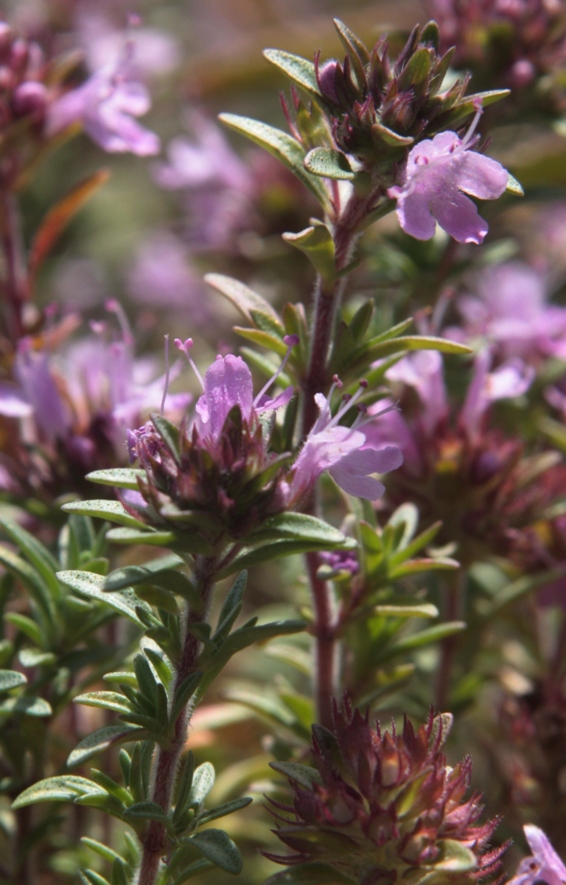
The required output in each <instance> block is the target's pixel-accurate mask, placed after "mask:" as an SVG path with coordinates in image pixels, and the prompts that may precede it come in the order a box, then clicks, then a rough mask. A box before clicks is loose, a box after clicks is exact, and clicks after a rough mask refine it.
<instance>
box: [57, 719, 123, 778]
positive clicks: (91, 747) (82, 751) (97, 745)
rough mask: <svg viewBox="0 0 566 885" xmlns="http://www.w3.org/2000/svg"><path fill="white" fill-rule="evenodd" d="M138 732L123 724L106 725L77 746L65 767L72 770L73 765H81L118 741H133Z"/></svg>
mask: <svg viewBox="0 0 566 885" xmlns="http://www.w3.org/2000/svg"><path fill="white" fill-rule="evenodd" d="M139 732H140V729H139V728H131V727H130V726H128V725H125V724H122V725H106V726H104V728H99V729H98V730H97V731H94V732H93V733H92V734H89V735H88V736H87V737H85V738H83V740H82V741H81V742H80V743H79V744H77V746H76V747H75V749H74V750H73V752H72V753H71V754H70V756H69V758H68V759H67V767H68V768H73V767H74V766H75V765H82V764H83V762H86V761H87V759H90V758H91V757H92V756H95V755H96V754H97V753H101V752H102V751H103V750H106V749H107V748H108V747H111V746H112V745H113V744H116V743H118V742H119V741H123V740H128V741H130V740H131V741H133V740H135V738H136V735H139Z"/></svg>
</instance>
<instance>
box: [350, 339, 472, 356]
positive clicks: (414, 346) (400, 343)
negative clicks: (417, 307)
mask: <svg viewBox="0 0 566 885" xmlns="http://www.w3.org/2000/svg"><path fill="white" fill-rule="evenodd" d="M366 348H367V351H366V354H365V355H366V357H367V358H368V359H371V360H372V361H373V360H376V359H381V358H382V357H384V356H389V355H390V354H392V353H399V351H402V350H438V351H439V352H440V353H459V354H469V353H472V351H471V349H470V348H469V347H467V346H466V345H465V344H458V342H456V341H450V340H449V339H448V338H437V337H435V336H432V335H403V336H401V337H399V338H391V339H389V340H388V341H383V342H382V343H380V344H373V345H372V342H371V341H368V342H367V345H366ZM356 355H357V354H356Z"/></svg>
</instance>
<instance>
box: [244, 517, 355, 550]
mask: <svg viewBox="0 0 566 885" xmlns="http://www.w3.org/2000/svg"><path fill="white" fill-rule="evenodd" d="M277 538H296V539H300V540H305V541H312V542H313V543H316V544H329V545H331V546H336V545H342V544H344V543H345V542H346V543H347V544H348V546H350V539H348V538H346V537H345V536H344V535H343V534H342V532H341V531H340V530H339V529H336V528H334V526H332V525H329V523H327V522H325V521H324V520H322V519H317V517H316V516H309V515H308V514H306V513H293V512H292V511H289V512H287V513H280V514H278V515H277V516H270V517H268V518H267V519H265V520H264V521H263V524H262V527H261V529H259V531H257V532H254V534H253V535H251V536H249V538H248V539H247V541H248V543H249V544H250V546H251V545H252V544H257V543H263V542H264V541H266V540H272V539H277ZM351 546H352V547H353V546H355V545H351Z"/></svg>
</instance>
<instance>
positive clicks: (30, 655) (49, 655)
mask: <svg viewBox="0 0 566 885" xmlns="http://www.w3.org/2000/svg"><path fill="white" fill-rule="evenodd" d="M18 659H19V661H20V664H21V665H22V667H50V666H51V665H52V664H54V663H55V662H56V660H57V655H55V654H53V652H44V651H41V649H39V648H22V650H21V651H20V653H19V654H18Z"/></svg>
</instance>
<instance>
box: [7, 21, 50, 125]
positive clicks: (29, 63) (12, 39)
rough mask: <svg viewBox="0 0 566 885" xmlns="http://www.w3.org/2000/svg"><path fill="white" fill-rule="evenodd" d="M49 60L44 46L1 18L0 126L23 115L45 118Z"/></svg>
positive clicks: (35, 120) (10, 122) (33, 119)
mask: <svg viewBox="0 0 566 885" xmlns="http://www.w3.org/2000/svg"><path fill="white" fill-rule="evenodd" d="M45 73H46V66H45V60H44V57H43V52H42V50H41V48H40V46H39V45H38V44H37V43H35V42H30V41H28V40H25V39H23V38H21V37H18V36H16V35H15V34H14V32H13V31H12V29H11V28H10V26H9V25H7V24H6V23H5V22H0V130H4V129H5V128H6V127H8V126H10V124H12V123H14V122H15V121H18V120H21V119H22V118H23V117H27V118H29V119H30V120H31V121H32V122H33V123H34V124H38V125H39V124H41V123H42V122H43V119H44V116H45V111H46V108H47V102H48V92H47V87H46V85H45V83H44V79H45Z"/></svg>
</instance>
